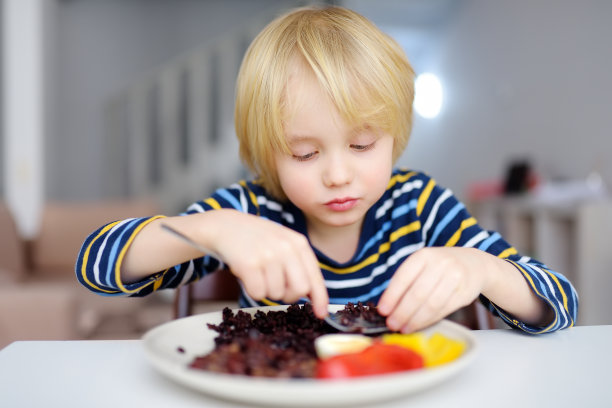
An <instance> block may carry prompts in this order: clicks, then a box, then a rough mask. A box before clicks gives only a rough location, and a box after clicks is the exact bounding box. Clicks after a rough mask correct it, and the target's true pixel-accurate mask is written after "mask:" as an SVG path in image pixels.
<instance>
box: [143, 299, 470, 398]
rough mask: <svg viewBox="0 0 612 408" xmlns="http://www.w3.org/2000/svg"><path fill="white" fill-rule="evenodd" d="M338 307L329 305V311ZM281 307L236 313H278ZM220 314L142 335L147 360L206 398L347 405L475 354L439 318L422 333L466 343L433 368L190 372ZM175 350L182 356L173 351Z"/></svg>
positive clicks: (395, 390) (446, 371)
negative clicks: (307, 373)
mask: <svg viewBox="0 0 612 408" xmlns="http://www.w3.org/2000/svg"><path fill="white" fill-rule="evenodd" d="M342 307H343V306H338V305H332V306H330V311H336V310H339V309H341V308H342ZM284 309H286V306H273V307H257V308H247V309H241V310H243V311H245V312H248V313H251V314H253V313H255V312H256V311H257V310H262V311H264V312H267V311H269V310H284ZM221 321H222V314H221V312H220V311H219V312H213V313H205V314H201V315H195V316H190V317H186V318H183V319H178V320H174V321H171V322H168V323H165V324H162V325H160V326H158V327H156V328H153V329H151V330H150V331H148V332H147V333H146V334H145V335H144V336H143V345H144V348H145V352H146V355H147V358H148V359H149V361H150V362H151V363H152V364H153V366H154V367H155V368H156V369H157V370H159V371H160V372H161V373H162V374H164V375H165V376H167V377H168V378H171V379H172V380H174V381H177V382H178V383H180V384H183V385H185V386H188V387H191V388H193V389H195V390H199V391H202V392H204V393H206V394H209V395H212V396H215V397H218V398H222V399H228V400H233V401H240V402H244V403H251V404H260V405H266V406H270V405H276V406H285V407H289V406H294V407H296V406H311V407H312V406H316V405H322V404H324V405H326V406H331V405H353V404H365V403H372V402H376V401H382V400H387V399H391V398H395V397H398V396H400V395H406V394H410V393H413V392H416V391H420V390H422V389H425V388H428V387H431V386H433V385H435V384H438V383H440V382H442V381H444V380H446V379H448V378H450V377H452V376H453V375H455V374H457V373H458V372H460V371H461V370H463V369H464V368H465V367H466V366H467V365H468V364H469V363H470V362H471V361H472V360H473V357H474V355H475V353H476V339H475V337H474V335H473V334H472V333H471V331H470V330H468V329H466V328H465V327H463V326H461V325H459V324H456V323H453V322H451V321H448V320H443V321H441V322H439V323H437V324H436V325H434V326H432V327H430V328H428V329H427V330H425V332H426V333H431V332H434V331H437V332H440V333H442V334H444V335H446V336H448V337H450V338H453V339H457V340H463V341H465V342H466V343H467V347H466V350H465V352H464V353H463V354H462V355H461V357H459V358H458V359H457V360H454V361H452V362H450V363H448V364H444V365H442V366H438V367H435V368H428V369H421V370H414V371H406V372H402V373H395V374H386V375H377V376H371V377H364V378H356V379H348V380H327V381H326V380H316V379H276V378H272V379H271V378H255V377H247V376H240V375H230V374H219V373H212V372H208V371H204V370H197V369H191V368H189V367H188V365H189V363H190V362H191V361H192V360H193V359H194V358H195V357H197V356H201V355H203V354H206V353H208V352H210V351H211V350H212V349H213V348H214V338H215V337H216V336H217V332H215V331H213V330H210V329H209V328H208V327H207V326H206V324H207V323H213V324H219V323H220V322H221ZM179 348H181V349H182V350H183V352H180V351H179Z"/></svg>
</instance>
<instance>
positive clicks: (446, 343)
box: [382, 332, 466, 367]
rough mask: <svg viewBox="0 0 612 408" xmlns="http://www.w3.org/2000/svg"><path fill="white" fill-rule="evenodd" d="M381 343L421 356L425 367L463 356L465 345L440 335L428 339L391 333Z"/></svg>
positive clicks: (421, 334)
mask: <svg viewBox="0 0 612 408" xmlns="http://www.w3.org/2000/svg"><path fill="white" fill-rule="evenodd" d="M382 342H383V343H387V344H396V345H399V346H402V347H406V348H409V349H411V350H413V351H415V352H417V353H419V354H420V355H422V356H423V359H424V360H425V367H435V366H438V365H441V364H446V363H449V362H451V361H453V360H455V359H456V358H458V357H459V356H461V354H463V352H464V350H465V347H466V344H465V342H463V341H460V340H454V339H451V338H450V337H447V336H445V335H443V334H442V333H439V332H436V333H433V334H432V335H431V336H430V337H429V338H428V337H426V336H425V334H423V333H418V332H417V333H410V334H400V333H392V334H385V335H383V336H382Z"/></svg>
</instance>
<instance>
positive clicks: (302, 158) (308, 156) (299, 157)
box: [293, 151, 317, 161]
mask: <svg viewBox="0 0 612 408" xmlns="http://www.w3.org/2000/svg"><path fill="white" fill-rule="evenodd" d="M316 154H317V152H316V151H315V152H310V153H306V154H301V155H298V154H294V155H293V158H294V159H296V160H297V161H306V160H309V159H312V158H313V157H314V156H315V155H316Z"/></svg>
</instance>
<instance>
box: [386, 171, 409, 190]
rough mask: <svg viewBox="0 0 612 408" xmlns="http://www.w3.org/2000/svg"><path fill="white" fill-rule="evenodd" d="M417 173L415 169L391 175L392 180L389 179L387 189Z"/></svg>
mask: <svg viewBox="0 0 612 408" xmlns="http://www.w3.org/2000/svg"><path fill="white" fill-rule="evenodd" d="M415 174H416V172H415V171H410V172H408V173H406V174H396V175H395V176H393V177H391V180H389V184H387V190H389V189H391V187H393V186H394V185H396V184H397V183H403V182H404V181H406V180H408V179H409V178H411V177H412V176H414V175H415Z"/></svg>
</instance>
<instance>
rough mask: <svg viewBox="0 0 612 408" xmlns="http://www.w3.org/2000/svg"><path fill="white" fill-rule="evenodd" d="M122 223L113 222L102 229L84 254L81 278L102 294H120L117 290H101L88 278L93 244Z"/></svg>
mask: <svg viewBox="0 0 612 408" xmlns="http://www.w3.org/2000/svg"><path fill="white" fill-rule="evenodd" d="M120 222H121V221H115V222H111V223H110V224H108V225H106V226H105V227H104V228H102V229H101V230H100V232H99V233H98V235H96V237H95V238H94V239H92V240H91V242H90V243H89V245H88V246H87V249H85V253H84V254H83V263H82V264H81V277H82V278H83V280H84V281H85V282H86V283H87V285H89V286H90V287H92V288H94V289H96V290H99V291H100V292H104V293H118V292H117V291H116V290H106V289H102V288H99V287H98V286H96V285H94V284H93V283H92V282H91V281H90V280H89V279H88V278H87V262H88V261H89V253H90V252H91V248H92V247H93V244H94V243H95V242H96V241H97V240H98V238H100V237H101V236H103V235H104V234H106V232H108V230H110V229H111V228H113V227H114V226H115V225H117V224H119V223H120Z"/></svg>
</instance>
